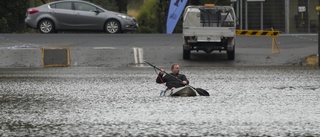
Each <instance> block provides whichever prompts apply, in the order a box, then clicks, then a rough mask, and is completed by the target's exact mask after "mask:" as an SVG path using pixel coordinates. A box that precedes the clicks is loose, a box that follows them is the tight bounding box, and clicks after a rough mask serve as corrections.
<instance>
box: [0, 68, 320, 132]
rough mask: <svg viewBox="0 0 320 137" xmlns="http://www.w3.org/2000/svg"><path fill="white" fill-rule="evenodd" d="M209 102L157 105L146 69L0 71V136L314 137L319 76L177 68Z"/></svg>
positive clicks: (164, 100) (178, 100) (162, 100)
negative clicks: (200, 90) (203, 91)
mask: <svg viewBox="0 0 320 137" xmlns="http://www.w3.org/2000/svg"><path fill="white" fill-rule="evenodd" d="M183 69H184V70H182V72H183V73H184V74H186V75H187V77H188V78H189V80H190V81H191V85H192V86H194V87H201V88H203V89H206V90H207V91H208V92H209V93H210V95H211V96H209V97H203V96H198V97H172V98H171V97H159V92H160V90H161V89H163V88H164V86H163V85H158V84H156V83H155V77H156V74H155V73H154V71H153V70H152V69H151V68H122V69H112V68H46V69H1V71H0V87H1V89H0V106H1V110H0V115H1V117H0V136H26V135H30V136H32V135H35V136H241V135H243V136H263V135H266V136H267V135H269V136H307V135H313V136H319V135H320V128H319V125H320V111H319V110H320V105H319V104H320V98H319V91H320V85H319V80H320V76H319V72H320V71H319V70H317V69H308V68H282V67H279V68H272V67H269V68H262V67H237V68H233V67H216V68H183Z"/></svg>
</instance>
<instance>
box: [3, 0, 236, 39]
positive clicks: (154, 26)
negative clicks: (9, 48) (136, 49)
mask: <svg viewBox="0 0 320 137" xmlns="http://www.w3.org/2000/svg"><path fill="white" fill-rule="evenodd" d="M51 1H55V0H0V5H1V6H0V33H21V32H26V31H27V32H28V31H30V30H28V29H26V28H25V25H24V19H25V14H26V11H27V9H28V8H29V7H35V6H39V5H42V4H43V3H46V2H51ZM87 1H90V2H93V3H95V4H97V5H100V6H101V7H103V8H105V9H108V10H111V11H118V12H122V13H127V14H129V15H131V16H134V17H135V18H136V19H137V21H138V23H139V30H138V31H137V33H165V30H166V19H167V14H168V9H169V4H170V0H87ZM205 3H215V4H217V5H229V4H230V0H189V2H188V5H203V4H205ZM181 30H182V22H181V20H180V21H179V22H178V24H177V26H176V29H175V31H174V33H178V32H181Z"/></svg>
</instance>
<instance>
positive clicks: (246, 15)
mask: <svg viewBox="0 0 320 137" xmlns="http://www.w3.org/2000/svg"><path fill="white" fill-rule="evenodd" d="M245 12H246V13H245V18H246V30H248V1H247V0H245Z"/></svg>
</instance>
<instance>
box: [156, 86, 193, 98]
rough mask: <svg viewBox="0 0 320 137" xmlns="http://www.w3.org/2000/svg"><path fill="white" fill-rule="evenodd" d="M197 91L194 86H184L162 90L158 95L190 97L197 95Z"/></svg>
mask: <svg viewBox="0 0 320 137" xmlns="http://www.w3.org/2000/svg"><path fill="white" fill-rule="evenodd" d="M197 95H198V94H197V91H196V89H195V88H193V87H191V86H184V87H180V88H175V89H168V90H163V91H161V93H160V96H182V97H190V96H197Z"/></svg>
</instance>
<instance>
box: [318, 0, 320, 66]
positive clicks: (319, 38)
mask: <svg viewBox="0 0 320 137" xmlns="http://www.w3.org/2000/svg"><path fill="white" fill-rule="evenodd" d="M318 6H320V0H319V1H318ZM318 66H319V67H320V11H319V10H318Z"/></svg>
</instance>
